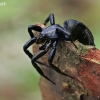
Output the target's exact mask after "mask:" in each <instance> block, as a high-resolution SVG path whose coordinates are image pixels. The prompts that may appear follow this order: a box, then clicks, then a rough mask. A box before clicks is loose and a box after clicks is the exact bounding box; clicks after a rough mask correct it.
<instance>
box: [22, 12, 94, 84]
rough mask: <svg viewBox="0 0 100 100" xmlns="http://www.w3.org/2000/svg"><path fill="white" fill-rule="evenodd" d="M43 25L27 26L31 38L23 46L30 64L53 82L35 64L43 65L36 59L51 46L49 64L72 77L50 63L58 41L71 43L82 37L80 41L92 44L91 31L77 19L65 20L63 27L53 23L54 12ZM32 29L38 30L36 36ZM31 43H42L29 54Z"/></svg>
mask: <svg viewBox="0 0 100 100" xmlns="http://www.w3.org/2000/svg"><path fill="white" fill-rule="evenodd" d="M49 21H50V24H51V25H50V26H48V27H45V26H44V25H46V23H48V22H49ZM44 25H43V28H41V26H40V25H30V26H29V27H28V32H29V34H30V37H31V39H30V40H29V41H28V42H26V44H25V45H24V46H23V49H24V52H25V53H26V54H27V55H28V56H29V58H30V59H31V62H32V65H33V66H34V67H35V69H36V70H37V71H38V73H39V74H40V75H42V76H43V77H44V78H46V79H47V80H49V81H51V82H52V83H54V82H53V81H52V80H50V79H49V78H48V77H47V76H46V75H45V74H44V73H43V71H42V70H41V68H40V67H39V66H38V64H37V63H39V64H42V65H45V64H43V63H42V62H39V61H37V59H39V58H40V57H42V56H43V55H45V54H46V53H47V52H48V50H49V49H50V48H51V51H50V54H49V57H48V63H49V66H50V67H51V68H53V69H54V70H55V71H57V72H58V73H60V74H63V75H66V76H68V77H70V78H73V77H71V76H69V75H67V74H65V73H63V72H61V71H60V69H59V68H58V67H56V66H55V65H54V64H52V61H53V58H54V56H55V52H56V46H57V44H58V41H71V42H72V43H73V40H74V41H75V40H76V39H77V40H81V39H82V41H81V42H82V43H83V44H86V45H93V46H94V45H95V44H94V39H93V36H92V33H91V32H90V31H89V29H88V28H87V27H86V26H85V25H83V24H82V23H81V22H78V21H73V20H68V21H65V22H64V27H62V26H60V25H59V24H55V19H54V14H50V15H49V16H48V17H47V19H46V20H45V22H44ZM32 30H35V31H38V32H39V34H38V35H37V36H34V34H33V32H32ZM81 36H83V37H81ZM84 37H86V38H84ZM85 40H86V41H85ZM33 43H36V44H42V46H41V47H40V48H39V50H40V51H39V52H38V53H37V54H35V55H33V54H31V53H30V52H29V50H27V48H28V47H29V46H31V45H32V44H33ZM73 44H74V43H73ZM74 45H75V44H74ZM75 46H76V45H75ZM45 66H47V65H45ZM54 84H55V83H54Z"/></svg>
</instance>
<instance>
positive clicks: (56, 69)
mask: <svg viewBox="0 0 100 100" xmlns="http://www.w3.org/2000/svg"><path fill="white" fill-rule="evenodd" d="M57 43H58V41H54V42H53V45H52V49H51V52H50V55H49V58H48V62H49V65H50V66H51V67H52V68H53V69H54V70H55V71H56V72H58V73H60V74H62V75H65V76H68V77H70V78H73V77H72V76H70V75H67V74H65V73H63V72H62V71H61V70H60V69H59V68H58V67H56V66H55V65H54V64H52V61H53V58H54V56H55V53H56V46H57Z"/></svg>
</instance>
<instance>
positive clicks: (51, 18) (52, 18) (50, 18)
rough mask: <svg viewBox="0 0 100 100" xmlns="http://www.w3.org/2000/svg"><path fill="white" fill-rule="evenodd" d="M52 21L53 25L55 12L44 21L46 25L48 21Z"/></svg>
mask: <svg viewBox="0 0 100 100" xmlns="http://www.w3.org/2000/svg"><path fill="white" fill-rule="evenodd" d="M49 21H50V24H51V25H54V24H55V18H54V14H50V15H49V16H48V17H47V19H46V20H45V22H44V25H46V24H47V23H48V22H49Z"/></svg>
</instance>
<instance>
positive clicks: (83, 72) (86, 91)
mask: <svg viewBox="0 0 100 100" xmlns="http://www.w3.org/2000/svg"><path fill="white" fill-rule="evenodd" d="M75 44H76V45H77V47H78V49H77V48H75V47H74V45H73V44H72V43H71V42H59V43H58V46H57V51H56V55H55V58H54V61H53V63H54V64H55V65H56V66H57V67H59V68H60V70H61V71H63V72H64V73H66V74H68V75H70V76H72V77H74V78H70V77H67V76H64V75H61V74H59V73H57V72H56V71H54V70H53V69H51V68H49V67H45V66H41V65H40V67H41V68H42V69H43V71H44V73H45V75H47V76H48V77H49V78H50V79H51V80H53V81H54V82H55V83H56V85H54V84H52V83H51V82H49V81H48V80H46V79H44V78H43V77H41V80H40V89H41V93H42V97H43V100H100V51H99V50H98V49H96V48H95V47H92V46H85V45H83V44H81V43H79V42H78V41H75ZM32 49H33V52H34V53H36V52H37V51H38V47H37V45H33V48H32ZM48 55H49V52H48V53H47V54H46V55H45V56H43V57H42V58H41V59H40V61H42V62H44V63H46V64H48Z"/></svg>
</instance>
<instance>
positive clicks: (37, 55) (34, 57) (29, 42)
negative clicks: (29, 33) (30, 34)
mask: <svg viewBox="0 0 100 100" xmlns="http://www.w3.org/2000/svg"><path fill="white" fill-rule="evenodd" d="M35 41H36V38H35V37H34V38H32V39H30V40H29V41H28V42H27V43H26V44H25V45H24V51H25V53H26V54H27V55H28V56H29V58H30V59H31V62H32V65H33V67H34V68H35V69H36V70H37V71H38V73H39V74H40V75H41V76H43V77H44V78H46V79H47V80H48V81H50V82H52V83H53V84H55V83H54V82H53V81H52V80H50V79H49V78H48V77H47V76H45V75H44V73H43V71H42V70H41V68H40V67H39V66H38V64H36V60H37V59H39V58H40V57H42V56H43V55H44V54H46V53H47V51H48V48H49V46H50V45H51V43H48V44H47V45H46V49H45V50H40V51H39V52H38V53H37V54H36V55H32V54H31V53H30V52H29V51H28V50H27V48H28V47H29V46H30V45H32V44H33V43H34V42H35Z"/></svg>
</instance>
